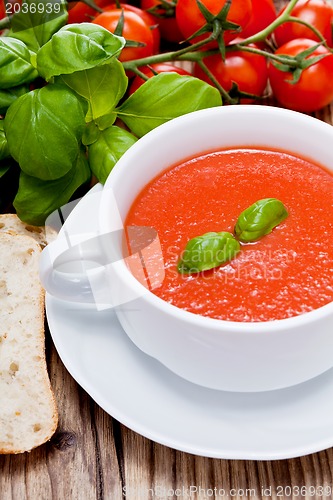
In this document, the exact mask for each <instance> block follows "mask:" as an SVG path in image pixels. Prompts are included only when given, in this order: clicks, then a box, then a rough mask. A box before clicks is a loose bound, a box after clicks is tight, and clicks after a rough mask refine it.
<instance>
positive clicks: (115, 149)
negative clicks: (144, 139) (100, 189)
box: [88, 126, 137, 183]
mask: <svg viewBox="0 0 333 500" xmlns="http://www.w3.org/2000/svg"><path fill="white" fill-rule="evenodd" d="M136 141H137V139H136V137H134V135H132V134H130V133H129V132H127V130H124V129H122V128H120V127H117V126H112V127H110V128H107V129H106V130H103V131H101V132H100V134H99V137H98V139H97V140H96V141H95V142H93V143H92V144H91V145H90V146H89V148H88V158H89V163H90V168H91V170H92V172H93V174H95V176H96V177H97V179H98V180H99V181H100V182H102V183H104V182H105V181H106V179H107V177H108V175H109V173H110V172H111V170H112V169H113V167H114V166H115V164H116V163H117V161H118V160H119V158H120V157H121V156H122V155H123V154H124V153H125V151H127V149H128V148H129V147H131V146H132V144H134V143H135V142H136Z"/></svg>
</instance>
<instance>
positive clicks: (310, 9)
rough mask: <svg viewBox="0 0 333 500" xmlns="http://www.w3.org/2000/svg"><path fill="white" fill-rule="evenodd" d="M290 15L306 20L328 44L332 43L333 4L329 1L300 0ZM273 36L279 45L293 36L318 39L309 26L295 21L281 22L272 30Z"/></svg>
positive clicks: (293, 37)
mask: <svg viewBox="0 0 333 500" xmlns="http://www.w3.org/2000/svg"><path fill="white" fill-rule="evenodd" d="M291 15H292V16H294V17H297V18H299V19H302V20H303V21H307V22H308V23H309V24H311V25H312V26H314V27H315V28H317V30H318V31H319V32H320V33H321V34H322V35H323V36H324V37H325V39H326V41H327V43H328V45H329V46H332V45H333V43H332V23H333V6H332V5H331V4H330V3H329V2H326V1H325V0H300V1H299V2H298V3H297V4H296V5H295V7H294V8H293V10H292V11H291ZM274 36H275V40H276V43H277V44H278V45H279V46H280V45H283V44H285V43H287V42H289V41H290V40H294V39H295V38H309V39H310V40H317V41H318V37H317V36H316V35H315V33H313V31H312V30H311V29H310V28H308V27H307V26H304V25H303V24H299V23H296V22H288V23H283V24H281V25H280V26H279V27H278V28H276V30H275V31H274Z"/></svg>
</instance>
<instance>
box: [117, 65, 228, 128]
mask: <svg viewBox="0 0 333 500" xmlns="http://www.w3.org/2000/svg"><path fill="white" fill-rule="evenodd" d="M221 104H222V99H221V95H220V93H219V91H218V90H217V89H215V88H214V87H212V86H211V85H209V84H208V83H206V82H203V81H202V80H199V79H198V78H194V77H192V76H181V75H178V74H176V73H164V74H163V73H160V74H159V75H156V76H154V77H153V78H150V79H149V80H147V81H146V82H145V83H144V84H143V85H142V86H141V87H139V88H138V89H137V90H136V92H134V94H132V95H131V96H130V97H129V98H128V99H127V100H126V101H125V102H124V103H123V104H122V105H121V106H119V108H117V110H116V111H117V113H118V116H119V117H120V118H121V119H122V120H123V121H124V122H125V123H126V125H127V126H128V127H129V128H130V129H131V131H132V132H133V133H134V134H135V135H137V136H138V137H141V136H143V135H144V134H146V133H147V132H149V131H150V130H152V129H154V128H155V127H157V126H158V125H161V124H162V123H164V122H166V121H168V120H171V119H172V118H176V117H177V116H181V115H184V114H186V113H190V112H191V111H196V110H197V109H203V108H210V107H214V106H220V105H221Z"/></svg>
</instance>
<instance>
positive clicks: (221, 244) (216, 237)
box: [177, 231, 240, 274]
mask: <svg viewBox="0 0 333 500" xmlns="http://www.w3.org/2000/svg"><path fill="white" fill-rule="evenodd" d="M239 252H240V245H239V243H238V241H237V240H236V239H235V238H234V237H233V235H232V234H231V233H228V232H224V231H222V232H219V233H215V232H211V233H205V234H203V235H201V236H197V237H195V238H192V239H191V240H190V241H189V242H188V243H187V245H186V247H185V250H184V252H183V253H182V256H181V259H180V261H179V263H178V267H177V269H178V271H179V272H180V273H182V274H192V273H199V272H201V271H208V270H209V269H214V268H215V267H218V266H220V265H221V264H224V263H225V262H228V261H229V260H231V259H233V258H234V257H235V256H236V255H237V254H238V253H239Z"/></svg>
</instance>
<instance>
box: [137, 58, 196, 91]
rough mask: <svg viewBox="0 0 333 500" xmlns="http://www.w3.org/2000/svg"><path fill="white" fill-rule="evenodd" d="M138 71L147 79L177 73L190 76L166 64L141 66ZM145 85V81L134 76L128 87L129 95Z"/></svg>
mask: <svg viewBox="0 0 333 500" xmlns="http://www.w3.org/2000/svg"><path fill="white" fill-rule="evenodd" d="M151 68H152V69H153V70H154V71H152V69H151ZM139 70H140V71H141V72H142V73H144V74H145V75H147V76H148V77H149V78H151V77H153V76H155V72H156V73H167V72H168V73H178V75H187V76H191V73H189V72H188V71H186V70H185V69H183V68H179V67H178V66H174V65H173V64H167V63H160V64H151V65H150V66H149V67H148V66H143V67H141V68H139ZM144 83H145V80H144V79H143V78H141V77H140V76H138V75H137V76H136V77H135V78H134V80H133V82H132V83H131V85H130V88H129V95H131V94H133V92H135V91H136V90H137V89H138V88H139V87H141V85H143V84H144Z"/></svg>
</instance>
